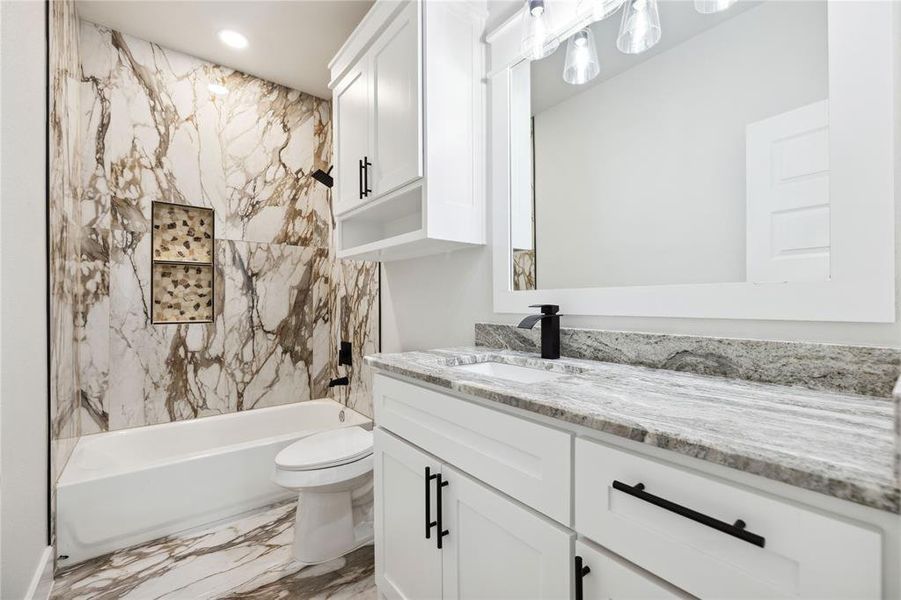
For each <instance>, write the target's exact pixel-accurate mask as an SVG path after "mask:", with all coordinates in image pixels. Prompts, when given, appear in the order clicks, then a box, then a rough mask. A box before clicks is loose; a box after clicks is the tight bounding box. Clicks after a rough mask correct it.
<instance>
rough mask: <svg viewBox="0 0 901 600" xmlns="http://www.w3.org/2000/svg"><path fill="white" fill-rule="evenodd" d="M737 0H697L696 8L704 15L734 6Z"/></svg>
mask: <svg viewBox="0 0 901 600" xmlns="http://www.w3.org/2000/svg"><path fill="white" fill-rule="evenodd" d="M735 2H736V0H695V10H696V11H698V12H699V13H701V14H702V15H712V14H713V13H718V12H723V11H724V10H728V9H730V8H732V5H733V4H735Z"/></svg>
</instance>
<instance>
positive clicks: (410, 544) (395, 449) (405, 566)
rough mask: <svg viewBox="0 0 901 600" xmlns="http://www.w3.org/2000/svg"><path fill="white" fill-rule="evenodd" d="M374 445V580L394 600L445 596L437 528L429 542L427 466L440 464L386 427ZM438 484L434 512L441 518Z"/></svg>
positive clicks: (435, 468)
mask: <svg viewBox="0 0 901 600" xmlns="http://www.w3.org/2000/svg"><path fill="white" fill-rule="evenodd" d="M374 445H375V449H374V452H375V467H374V472H375V580H376V585H377V586H378V589H379V592H380V593H381V594H382V595H383V596H384V597H386V598H389V599H391V600H394V599H399V598H403V599H406V600H431V599H437V598H441V551H440V550H439V549H438V548H437V545H436V537H435V528H432V529H431V533H430V535H431V538H430V539H426V537H425V533H426V491H425V490H426V485H427V483H429V482H427V481H426V478H425V470H426V468H428V469H430V471H431V472H432V473H439V472H440V470H441V463H439V462H438V461H437V460H435V459H434V458H432V457H430V456H429V455H427V454H425V453H424V452H421V451H420V450H417V449H416V448H414V447H413V446H411V445H409V444H407V443H405V442H403V441H401V440H399V439H398V438H396V437H394V436H392V435H391V434H389V433H386V432H385V431H383V430H381V429H376V430H375V434H374ZM434 483H435V482H434V481H433V482H431V483H430V485H431V491H432V493H430V494H429V496H430V500H431V502H430V503H429V504H430V506H429V509H428V510H429V512H430V516H431V519H432V520H435V519H436V516H437V513H436V512H435V510H436V497H435V494H434V490H435V485H434Z"/></svg>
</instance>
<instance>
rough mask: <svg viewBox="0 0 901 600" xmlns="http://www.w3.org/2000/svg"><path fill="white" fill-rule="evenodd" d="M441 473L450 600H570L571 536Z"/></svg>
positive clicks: (459, 477) (462, 478)
mask: <svg viewBox="0 0 901 600" xmlns="http://www.w3.org/2000/svg"><path fill="white" fill-rule="evenodd" d="M442 473H443V475H444V477H446V480H447V482H448V485H447V487H445V488H444V489H443V490H442V497H441V502H442V526H443V529H445V530H446V531H447V532H448V533H447V536H445V537H444V538H443V540H442V541H443V546H444V548H443V549H442V559H443V561H442V562H443V573H444V575H443V578H444V598H445V599H446V600H484V599H488V598H490V599H498V598H512V599H522V600H548V599H551V598H555V599H557V598H559V599H565V598H569V597H570V589H571V582H572V576H571V575H572V568H571V565H572V562H571V555H572V533H571V532H569V531H567V530H566V529H564V528H562V527H560V526H559V525H556V524H555V523H553V522H552V521H550V520H548V519H546V518H544V517H542V516H541V515H539V514H538V513H535V512H533V511H531V510H529V509H528V508H525V507H524V506H521V505H519V504H517V503H516V502H513V501H512V500H509V499H508V498H507V497H506V496H503V495H501V494H500V493H498V492H495V491H494V490H492V489H490V488H488V487H485V486H483V485H481V484H479V483H476V482H475V480H473V479H470V478H469V477H467V476H466V475H463V474H462V473H460V472H459V471H456V470H455V469H453V468H451V467H448V466H446V465H445V466H444V468H443V470H442Z"/></svg>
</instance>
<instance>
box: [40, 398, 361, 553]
mask: <svg viewBox="0 0 901 600" xmlns="http://www.w3.org/2000/svg"><path fill="white" fill-rule="evenodd" d="M369 423H370V420H369V419H368V418H366V417H364V416H363V415H361V414H359V413H357V412H354V411H353V410H351V409H348V408H345V407H344V406H343V405H341V404H339V403H337V402H335V401H333V400H312V401H309V402H301V403H297V404H288V405H285V406H275V407H271V408H260V409H255V410H251V411H247V412H241V413H234V414H228V415H221V416H215V417H205V418H201V419H194V420H190V421H179V422H177V423H165V424H162V425H152V426H149V427H140V428H136V429H126V430H123V431H114V432H110V433H99V434H95V435H89V436H85V437H83V438H81V439H80V440H79V441H78V444H77V445H76V446H75V450H74V451H73V453H72V456H71V458H70V459H69V462H68V464H67V465H66V468H65V470H64V471H63V474H62V476H61V477H60V480H59V483H58V488H57V552H58V554H59V555H60V556H67V558H64V559H60V560H59V566H60V567H61V568H65V567H67V566H69V565H73V564H76V563H78V562H81V561H83V560H87V559H89V558H93V557H95V556H100V555H102V554H106V553H108V552H112V551H114V550H118V549H121V548H126V547H128V546H132V545H134V544H139V543H142V542H146V541H150V540H153V539H156V538H159V537H162V536H165V535H169V534H172V533H175V532H177V531H181V530H184V529H189V528H192V527H197V526H199V525H204V524H206V523H211V522H213V521H217V520H219V519H223V518H225V517H229V516H233V515H236V514H239V513H241V512H244V511H247V510H251V509H254V508H258V507H261V506H265V505H266V504H270V503H272V502H277V501H279V500H281V499H287V498H290V497H291V495H292V494H291V492H289V491H287V490H284V489H282V488H280V487H278V486H276V485H275V484H274V483H272V481H271V479H270V477H271V475H272V470H273V467H274V460H275V455H276V454H277V453H278V452H279V451H280V450H281V449H282V448H284V447H285V446H287V445H289V444H291V443H292V442H294V441H295V440H298V439H300V438H302V437H305V436H307V435H310V434H312V433H316V432H318V431H323V430H326V429H333V428H336V427H349V426H352V425H367V424H369Z"/></svg>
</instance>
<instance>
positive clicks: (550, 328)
mask: <svg viewBox="0 0 901 600" xmlns="http://www.w3.org/2000/svg"><path fill="white" fill-rule="evenodd" d="M529 308H540V309H541V314H540V315H529V316H528V317H526V318H525V319H523V320H522V321H520V323H519V328H520V329H531V328H533V327H535V323H537V322H538V321H541V358H560V317H561V316H562V315H558V314H557V312H558V311H559V310H560V307H559V306H557V305H556V304H531V305H529Z"/></svg>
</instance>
